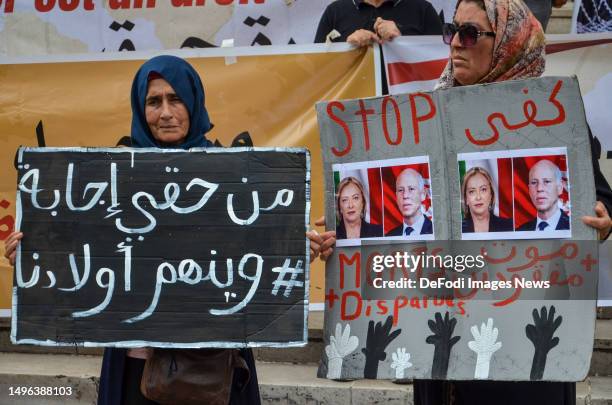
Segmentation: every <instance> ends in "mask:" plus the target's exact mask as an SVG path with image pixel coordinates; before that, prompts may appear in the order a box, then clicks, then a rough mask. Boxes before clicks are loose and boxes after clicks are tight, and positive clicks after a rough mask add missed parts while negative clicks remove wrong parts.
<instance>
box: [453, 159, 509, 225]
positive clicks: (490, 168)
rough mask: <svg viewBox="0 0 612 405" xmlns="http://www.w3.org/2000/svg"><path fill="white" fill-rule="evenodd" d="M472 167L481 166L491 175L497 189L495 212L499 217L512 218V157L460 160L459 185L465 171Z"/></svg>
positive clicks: (461, 197)
mask: <svg viewBox="0 0 612 405" xmlns="http://www.w3.org/2000/svg"><path fill="white" fill-rule="evenodd" d="M472 167H481V168H483V169H485V170H486V171H487V172H488V173H489V174H490V175H491V179H492V180H493V189H494V191H495V210H494V211H493V213H494V214H495V215H497V216H498V217H502V218H510V219H511V218H512V212H513V196H512V159H510V158H502V159H486V160H460V161H459V185H461V184H463V178H464V177H465V173H467V171H468V170H470V169H471V168H472ZM460 190H461V188H460ZM459 198H460V199H463V196H462V195H461V196H460V197H459ZM462 214H463V212H462Z"/></svg>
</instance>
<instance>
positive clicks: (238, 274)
mask: <svg viewBox="0 0 612 405" xmlns="http://www.w3.org/2000/svg"><path fill="white" fill-rule="evenodd" d="M309 170H310V158H309V154H308V151H306V150H304V149H265V148H235V149H216V148H213V149H207V150H205V149H198V150H191V151H189V152H185V151H177V150H171V151H161V150H157V149H155V150H153V149H151V150H149V149H123V148H121V149H74V148H72V149H52V148H22V149H20V150H19V155H18V179H19V185H18V194H17V203H18V206H17V217H18V218H17V227H18V229H21V231H23V233H24V235H25V236H24V238H23V240H22V242H21V245H20V248H19V250H18V252H17V263H16V266H15V277H14V280H15V281H14V297H13V307H14V308H13V314H14V315H13V324H12V332H11V338H12V341H13V343H30V344H39V345H75V344H78V345H85V346H121V347H139V346H156V347H243V346H297V345H303V344H305V343H306V340H307V336H306V332H307V328H306V319H307V310H308V268H309V258H308V249H307V242H306V239H305V235H304V233H305V230H306V224H307V222H308V215H309V212H308V211H309V206H310V202H309V199H310V191H309V189H310V176H309Z"/></svg>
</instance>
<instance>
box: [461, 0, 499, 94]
mask: <svg viewBox="0 0 612 405" xmlns="http://www.w3.org/2000/svg"><path fill="white" fill-rule="evenodd" d="M453 22H454V23H455V25H457V26H461V25H462V24H472V25H473V26H475V27H476V28H478V31H493V27H491V23H490V22H489V19H488V18H487V13H486V12H485V11H484V10H483V9H481V8H480V7H479V6H478V5H477V4H476V3H466V2H465V1H463V2H461V3H460V4H459V7H458V8H457V13H456V14H455V20H454V21H453ZM494 42H495V38H494V37H489V36H485V35H481V36H480V37H478V40H477V41H476V45H474V46H471V47H469V48H465V47H463V46H461V42H460V41H459V35H458V34H455V36H454V37H453V41H452V42H451V45H450V48H451V49H450V55H451V61H452V63H453V74H454V76H455V79H456V80H457V81H458V82H459V84H462V85H466V86H467V85H470V84H475V83H478V81H479V80H480V79H481V78H483V77H484V76H485V75H486V74H487V73H489V70H490V69H491V61H492V59H493V44H494Z"/></svg>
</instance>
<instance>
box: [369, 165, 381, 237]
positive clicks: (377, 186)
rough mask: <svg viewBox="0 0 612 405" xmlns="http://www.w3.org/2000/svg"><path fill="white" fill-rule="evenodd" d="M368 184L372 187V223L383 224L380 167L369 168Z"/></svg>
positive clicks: (370, 201)
mask: <svg viewBox="0 0 612 405" xmlns="http://www.w3.org/2000/svg"><path fill="white" fill-rule="evenodd" d="M368 186H369V188H370V200H369V203H370V223H371V224H377V225H382V218H383V215H382V213H383V204H382V184H381V182H380V168H378V167H375V168H371V169H368Z"/></svg>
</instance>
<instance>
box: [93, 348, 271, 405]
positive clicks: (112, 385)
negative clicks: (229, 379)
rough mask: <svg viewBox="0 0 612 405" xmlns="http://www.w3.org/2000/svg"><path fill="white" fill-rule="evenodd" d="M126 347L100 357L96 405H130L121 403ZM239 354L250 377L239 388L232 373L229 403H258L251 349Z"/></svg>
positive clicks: (107, 350)
mask: <svg viewBox="0 0 612 405" xmlns="http://www.w3.org/2000/svg"><path fill="white" fill-rule="evenodd" d="M126 354H127V349H114V348H111V349H106V350H104V358H103V359H102V371H101V373H100V388H99V390H98V405H130V404H122V403H121V396H122V393H123V389H124V387H123V382H124V370H125V363H126ZM240 356H242V358H244V360H245V361H246V364H247V366H248V367H249V370H250V372H251V378H250V380H249V382H248V383H247V385H246V386H245V387H244V388H243V389H242V390H241V389H240V388H239V386H238V384H236V382H237V378H236V377H237V375H236V374H234V384H232V392H231V394H230V404H229V405H259V404H260V399H259V384H258V381H257V371H256V369H255V360H254V358H253V351H252V350H251V349H242V350H240Z"/></svg>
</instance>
